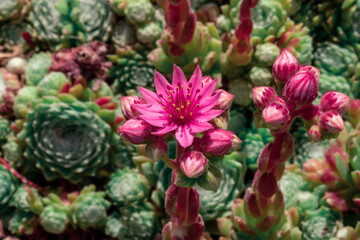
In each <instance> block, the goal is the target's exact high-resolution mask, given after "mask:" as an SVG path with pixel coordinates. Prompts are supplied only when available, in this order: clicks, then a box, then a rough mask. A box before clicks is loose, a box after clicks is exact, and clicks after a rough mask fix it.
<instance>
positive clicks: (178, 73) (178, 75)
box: [172, 64, 187, 89]
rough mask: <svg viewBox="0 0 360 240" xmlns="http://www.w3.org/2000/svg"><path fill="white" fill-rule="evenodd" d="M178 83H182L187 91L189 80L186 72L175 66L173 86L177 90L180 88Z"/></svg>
mask: <svg viewBox="0 0 360 240" xmlns="http://www.w3.org/2000/svg"><path fill="white" fill-rule="evenodd" d="M178 83H180V85H183V86H184V88H185V89H186V88H187V80H186V77H185V74H184V72H183V71H182V70H181V69H180V68H179V67H178V66H176V65H175V64H174V70H173V75H172V86H173V87H174V88H175V87H177V86H179V85H178Z"/></svg>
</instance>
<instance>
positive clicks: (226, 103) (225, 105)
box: [213, 89, 235, 111]
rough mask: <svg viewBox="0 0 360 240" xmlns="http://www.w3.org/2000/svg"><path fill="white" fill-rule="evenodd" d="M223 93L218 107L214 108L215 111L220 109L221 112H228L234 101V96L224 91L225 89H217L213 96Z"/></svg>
mask: <svg viewBox="0 0 360 240" xmlns="http://www.w3.org/2000/svg"><path fill="white" fill-rule="evenodd" d="M219 92H220V93H221V94H220V98H219V100H218V102H217V103H216V105H215V106H214V107H213V108H214V109H220V110H224V111H225V110H228V109H229V108H230V106H231V104H232V102H233V99H234V97H235V96H234V95H232V94H230V93H228V92H227V91H225V90H223V89H216V90H215V91H214V93H213V95H215V94H217V93H219Z"/></svg>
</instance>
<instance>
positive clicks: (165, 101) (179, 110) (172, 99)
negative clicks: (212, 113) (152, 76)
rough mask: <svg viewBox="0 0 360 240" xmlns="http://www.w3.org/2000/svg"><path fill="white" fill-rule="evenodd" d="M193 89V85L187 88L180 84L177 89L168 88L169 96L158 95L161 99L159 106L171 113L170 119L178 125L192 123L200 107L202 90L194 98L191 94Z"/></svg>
mask: <svg viewBox="0 0 360 240" xmlns="http://www.w3.org/2000/svg"><path fill="white" fill-rule="evenodd" d="M191 87H192V85H191V83H190V84H189V86H187V88H186V86H184V85H181V83H180V82H179V83H177V87H175V88H173V87H170V86H168V87H167V89H168V95H167V96H163V95H162V94H159V95H158V97H159V99H160V101H159V104H160V105H161V106H162V107H163V109H164V110H165V111H166V112H167V113H169V118H170V119H172V121H174V122H175V123H177V124H185V123H188V122H190V120H191V119H192V116H193V114H194V113H195V112H196V110H197V108H198V107H199V103H200V99H201V96H198V94H199V92H200V89H196V91H195V93H194V94H195V96H193V97H192V96H191V93H190V89H191Z"/></svg>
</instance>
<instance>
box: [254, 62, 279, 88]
mask: <svg viewBox="0 0 360 240" xmlns="http://www.w3.org/2000/svg"><path fill="white" fill-rule="evenodd" d="M249 78H250V81H251V83H252V85H253V86H255V87H256V86H270V84H271V83H272V82H273V81H274V78H273V76H272V73H271V71H270V70H269V69H268V68H265V67H257V66H254V67H252V68H251V70H250V73H249Z"/></svg>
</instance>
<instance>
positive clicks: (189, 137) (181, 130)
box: [175, 125, 194, 148]
mask: <svg viewBox="0 0 360 240" xmlns="http://www.w3.org/2000/svg"><path fill="white" fill-rule="evenodd" d="M175 138H176V140H177V141H178V142H179V144H180V145H181V146H182V147H183V148H187V147H189V146H190V145H191V144H192V143H193V141H194V134H193V133H190V128H189V126H188V125H180V126H179V127H178V129H177V130H176V131H175Z"/></svg>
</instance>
